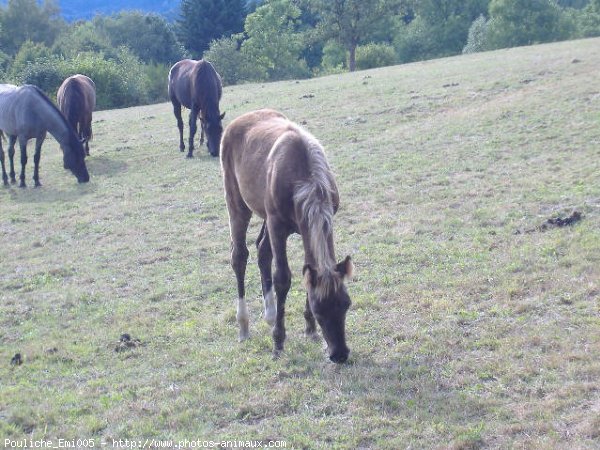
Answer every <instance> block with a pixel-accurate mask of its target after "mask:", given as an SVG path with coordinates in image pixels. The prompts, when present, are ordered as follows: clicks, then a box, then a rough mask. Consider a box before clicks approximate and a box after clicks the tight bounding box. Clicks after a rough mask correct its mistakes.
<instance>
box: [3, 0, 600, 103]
mask: <svg viewBox="0 0 600 450" xmlns="http://www.w3.org/2000/svg"><path fill="white" fill-rule="evenodd" d="M592 36H600V0H370V1H364V0H182V1H181V3H180V13H179V17H178V19H177V20H176V21H175V22H173V23H171V22H168V21H167V20H166V19H165V18H164V17H162V16H160V15H157V14H149V13H143V12H140V11H127V12H121V13H119V14H115V15H111V16H103V15H97V16H96V17H94V18H93V19H92V20H89V21H83V20H82V21H77V22H74V23H67V22H65V21H64V20H63V19H62V18H61V16H60V9H59V7H58V4H57V2H56V1H55V0H44V1H43V2H41V3H40V2H38V1H37V0H9V1H8V3H7V4H6V6H5V7H0V79H1V80H2V81H3V82H12V83H15V84H24V83H31V84H36V85H38V86H39V87H41V88H42V89H44V90H45V91H46V92H47V93H48V94H49V95H51V96H53V95H54V93H55V92H56V90H57V89H58V86H59V85H60V83H61V82H62V80H63V79H64V78H66V77H67V76H69V75H71V74H73V73H83V74H86V75H88V76H90V77H91V78H92V79H94V81H95V82H96V85H97V88H98V94H99V95H98V107H99V108H114V107H124V106H131V105H136V104H144V103H150V102H157V101H164V100H165V99H166V78H167V73H168V70H169V68H170V66H171V65H172V64H173V63H175V62H176V61H178V60H180V59H183V58H186V57H191V58H196V59H198V58H201V57H204V58H206V59H208V60H210V61H212V62H213V64H214V65H215V66H216V68H217V70H218V71H219V73H220V74H221V75H222V77H223V81H224V83H225V84H236V83H241V82H249V81H273V80H281V79H293V78H309V77H312V76H319V75H323V74H331V73H339V72H343V71H354V70H357V69H368V68H373V67H381V66H386V65H393V64H402V63H408V62H413V61H418V60H425V59H432V58H438V57H444V56H451V55H457V54H460V53H469V52H479V51H486V50H494V49H499V48H506V47H513V46H521V45H531V44H536V43H543V42H552V41H559V40H565V39H575V38H584V37H592Z"/></svg>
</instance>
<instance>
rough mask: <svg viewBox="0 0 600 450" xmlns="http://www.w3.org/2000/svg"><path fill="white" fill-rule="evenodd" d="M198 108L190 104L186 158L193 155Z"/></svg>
mask: <svg viewBox="0 0 600 450" xmlns="http://www.w3.org/2000/svg"><path fill="white" fill-rule="evenodd" d="M197 122H198V109H197V108H196V107H195V106H194V105H192V109H191V110H190V142H189V144H190V145H189V149H188V154H187V157H188V158H193V157H194V136H195V135H196V130H198V124H197Z"/></svg>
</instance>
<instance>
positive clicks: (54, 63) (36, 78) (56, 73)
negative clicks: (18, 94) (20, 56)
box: [16, 56, 66, 98]
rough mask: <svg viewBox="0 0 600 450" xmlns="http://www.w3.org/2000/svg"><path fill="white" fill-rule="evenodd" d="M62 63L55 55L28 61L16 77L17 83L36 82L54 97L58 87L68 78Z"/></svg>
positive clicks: (35, 83)
mask: <svg viewBox="0 0 600 450" xmlns="http://www.w3.org/2000/svg"><path fill="white" fill-rule="evenodd" d="M62 64H63V62H62V61H61V60H60V59H59V58H57V57H55V56H54V57H49V58H40V59H38V60H36V61H35V62H28V63H27V65H26V66H25V68H24V69H23V70H22V71H21V73H20V74H19V75H18V77H17V78H16V80H17V84H34V85H36V86H37V87H39V88H40V89H41V90H43V91H44V92H46V93H47V94H48V95H49V96H51V97H52V98H54V97H56V91H58V87H59V86H60V84H61V83H62V82H63V80H64V79H65V78H66V75H65V71H64V68H63V67H62Z"/></svg>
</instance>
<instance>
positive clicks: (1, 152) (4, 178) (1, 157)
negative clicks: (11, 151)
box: [0, 136, 8, 186]
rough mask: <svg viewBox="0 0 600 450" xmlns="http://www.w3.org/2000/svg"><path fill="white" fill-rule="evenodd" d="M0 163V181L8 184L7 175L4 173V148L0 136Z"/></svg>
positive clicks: (5, 184)
mask: <svg viewBox="0 0 600 450" xmlns="http://www.w3.org/2000/svg"><path fill="white" fill-rule="evenodd" d="M0 164H2V182H3V183H4V186H8V175H7V174H6V166H5V165H4V149H3V148H2V137H1V136H0Z"/></svg>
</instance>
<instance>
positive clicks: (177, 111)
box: [171, 99, 185, 151]
mask: <svg viewBox="0 0 600 450" xmlns="http://www.w3.org/2000/svg"><path fill="white" fill-rule="evenodd" d="M171 103H173V113H174V114H175V118H176V119H177V128H178V129H179V150H180V151H184V150H185V144H184V143H183V119H182V118H181V103H179V102H177V101H175V100H173V99H171Z"/></svg>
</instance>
